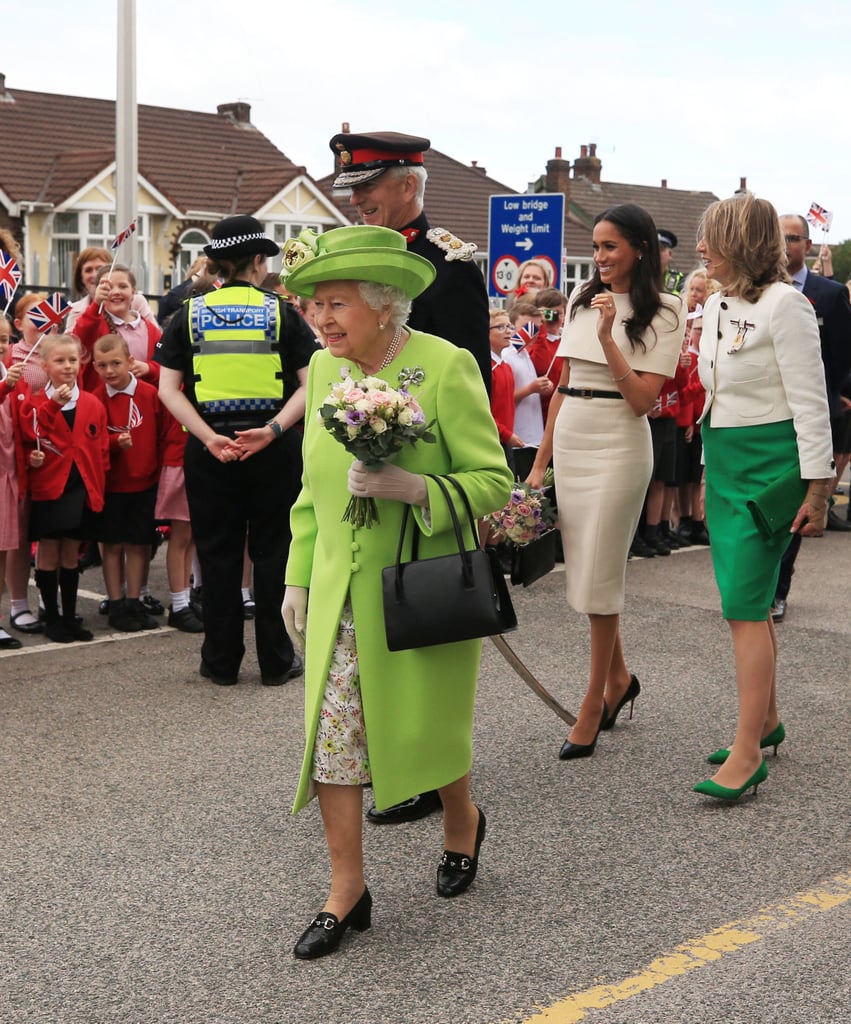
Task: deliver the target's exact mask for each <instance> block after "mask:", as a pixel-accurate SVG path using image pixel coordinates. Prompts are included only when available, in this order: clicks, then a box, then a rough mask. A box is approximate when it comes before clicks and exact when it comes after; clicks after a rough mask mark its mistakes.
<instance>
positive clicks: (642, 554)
mask: <svg viewBox="0 0 851 1024" xmlns="http://www.w3.org/2000/svg"><path fill="white" fill-rule="evenodd" d="M629 551H630V554H631V555H634V556H635V557H636V558H655V557H656V550H655V548H651V547H650V545H649V544H648V543H647V541H645V540H644V538H643V537H636V538H635V539H634V540H633V542H632V544H631V545H630V548H629Z"/></svg>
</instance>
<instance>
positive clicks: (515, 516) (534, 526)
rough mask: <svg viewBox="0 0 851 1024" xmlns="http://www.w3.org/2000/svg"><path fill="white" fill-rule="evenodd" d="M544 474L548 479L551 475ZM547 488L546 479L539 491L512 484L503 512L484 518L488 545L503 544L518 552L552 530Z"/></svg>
mask: <svg viewBox="0 0 851 1024" xmlns="http://www.w3.org/2000/svg"><path fill="white" fill-rule="evenodd" d="M548 474H549V475H550V477H551V471H549V470H548ZM550 482H551V481H550ZM547 486H548V484H547V480H546V479H545V480H544V487H543V488H542V489H541V490H539V491H538V490H535V489H534V488H532V487H530V486H529V485H528V484H525V483H515V485H514V487H513V488H512V491H511V497H510V498H509V499H508V504H507V505H506V506H505V508H503V509H500V510H499V512H491V514H490V515H488V516H485V521H486V522H487V523H488V525H489V526H490V528H491V532H490V537H489V540H490V541H491V543H497V544H498V543H502V542H505V541H507V542H508V543H510V544H513V545H514V547H518V548H519V547H523V546H524V545H526V544H531V543H532V541H533V540H537V539H538V538H539V537H542V536H543V535H544V534H545V533H546V532H547V531H548V530H551V529H552V528H553V524H554V523H555V521H556V516H557V513H556V510H555V509H554V508H553V503H552V502H551V501H550V499H549V498H548V497H547V495H546V493H545V491H546V488H547Z"/></svg>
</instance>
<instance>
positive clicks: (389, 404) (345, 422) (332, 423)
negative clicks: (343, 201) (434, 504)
mask: <svg viewBox="0 0 851 1024" xmlns="http://www.w3.org/2000/svg"><path fill="white" fill-rule="evenodd" d="M340 376H341V378H342V379H341V381H340V383H339V384H334V385H332V387H331V393H330V394H329V395H328V396H327V398H325V400H324V401H323V402H322V405H321V406H320V408H319V414H318V415H319V418H320V419H321V420H322V424H323V426H324V427H325V428H326V430H329V431H330V432H331V434H333V436H334V437H335V438H336V439H337V440H338V441H339V442H340V444H342V445H343V447H344V448H345V449H346V451H347V452H350V453H351V454H352V455H354V457H355V458H356V459H360V460H361V462H363V463H364V465H365V466H367V467H368V468H372V469H376V468H377V467H379V466H380V465H381V464H382V463H383V462H386V461H389V460H390V459H392V458H393V457H394V456H395V455H396V454H397V453H398V452H400V451H401V450H402V449H403V448H404V447H405V445H414V444H416V443H417V441H424V442H426V443H427V444H434V443H435V441H436V440H437V438H436V437H435V436H434V434H432V433H431V431H430V430H429V428H430V427H431V426H432V423H433V422H434V421H432V423H426V420H425V413H424V412H423V410H422V408H421V406H420V404H419V402H417V400H416V399H415V398H414V396H413V395H412V394H411V393H410V391H409V390H408V388H409V387H410V385H411V384H421V383H422V381H423V380H424V374H423V372H422V370H420V369H419V368H418V367H417V368H414V369H408V368H406V369H403V370H402V372H401V373H400V374H399V379H398V381H397V386H396V387H391V385H390V384H389V383H388V382H387V381H386V380H382V379H381V378H380V377H363V378H361V379H360V380H355V379H354V378H353V377H352V376H351V370H350V369H349V368H348V367H343V369H342V370H341V371H340ZM378 521H379V520H378V508H377V506H376V504H375V499H374V498H358V497H355V496H354V495H353V496H352V497H351V498H350V499H349V503H348V505H347V506H346V510H345V512H344V513H343V522H349V523H351V524H352V525H353V526H357V527H371V526H372V525H373V523H377V522H378Z"/></svg>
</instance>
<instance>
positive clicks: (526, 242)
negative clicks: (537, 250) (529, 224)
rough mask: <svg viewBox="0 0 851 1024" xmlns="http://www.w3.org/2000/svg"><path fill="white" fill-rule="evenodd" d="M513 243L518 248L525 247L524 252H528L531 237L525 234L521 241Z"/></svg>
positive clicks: (530, 245) (531, 243)
mask: <svg viewBox="0 0 851 1024" xmlns="http://www.w3.org/2000/svg"><path fill="white" fill-rule="evenodd" d="M514 244H515V245H516V246H517V248H518V249H525V250H526V252H528V251H529V250H530V249H531V248H532V245H533V242H532V239H531V238H529V237H528V235H527V237H526V238H524V239H523V241H522V242H515V243H514Z"/></svg>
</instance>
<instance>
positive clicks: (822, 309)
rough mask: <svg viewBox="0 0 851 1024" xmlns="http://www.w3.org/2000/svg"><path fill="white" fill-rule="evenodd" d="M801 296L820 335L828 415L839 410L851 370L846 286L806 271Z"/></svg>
mask: <svg viewBox="0 0 851 1024" xmlns="http://www.w3.org/2000/svg"><path fill="white" fill-rule="evenodd" d="M804 295H805V296H806V298H808V299H809V300H810V302H811V303H812V304H813V308H814V309H815V312H816V319H817V320H818V332H819V337H820V338H821V359H822V362H823V363H824V376H825V383H826V384H827V403H828V405H829V406H830V415H831V418H833V417H835V416H838V415H839V414H840V413H841V412H842V408H841V406H840V404H839V392H840V389H841V388H842V384H843V381H844V380H845V378H846V377H847V376H848V374H849V373H851V303H849V299H848V289H847V288H846V287H845V285H843V284H839V282H838V281H831V280H829V279H828V278H825V277H819V275H818V274H811V273H809V271H808V272H807V277H806V280H805V281H804Z"/></svg>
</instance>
